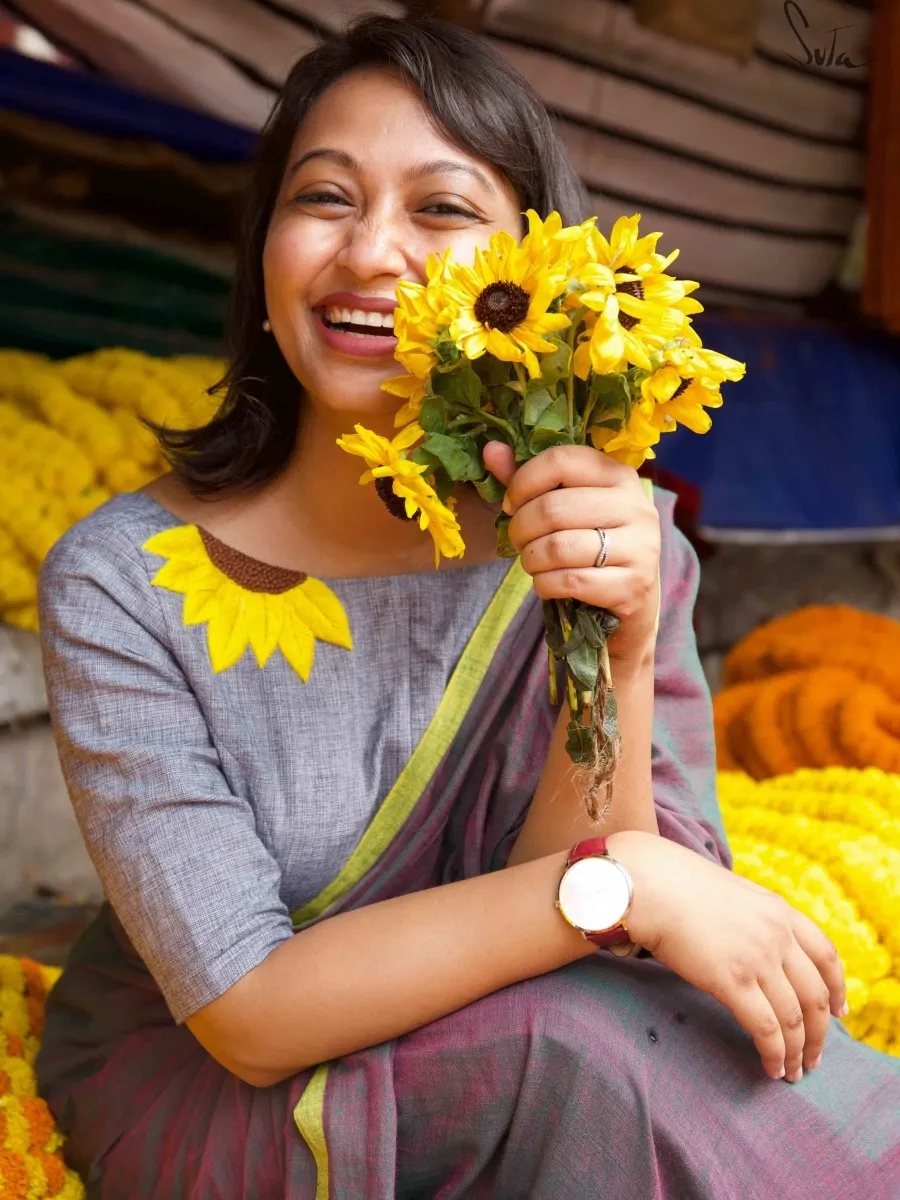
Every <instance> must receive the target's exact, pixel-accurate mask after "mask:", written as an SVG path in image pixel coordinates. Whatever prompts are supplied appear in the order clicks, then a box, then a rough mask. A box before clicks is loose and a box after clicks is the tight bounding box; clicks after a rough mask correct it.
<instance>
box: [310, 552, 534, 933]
mask: <svg viewBox="0 0 900 1200" xmlns="http://www.w3.org/2000/svg"><path fill="white" fill-rule="evenodd" d="M530 590H531V576H530V575H528V574H527V572H526V571H525V569H524V568H523V567H522V564H521V563H520V561H519V560H518V559H516V560H515V561H514V562H513V564H512V566H511V567H510V569H509V571H508V572H507V573H506V575H505V577H504V579H503V582H502V583H501V584H500V586H499V588H498V589H497V591H496V593H495V594H494V597H493V599H492V600H491V602H490V604H489V605H488V606H487V608H486V609H485V611H484V613H483V614H482V617H481V620H480V621H479V622H478V624H477V625H476V626H475V629H474V630H473V632H472V636H471V637H470V638H469V640H468V642H467V644H466V647H465V649H464V650H463V652H462V655H461V656H460V659H459V662H458V663H457V664H456V669H455V670H454V672H453V675H452V676H451V678H450V682H449V683H448V685H447V690H446V691H445V692H444V695H443V696H442V697H441V701H440V703H439V704H438V706H437V709H436V710H435V714H434V716H433V717H432V718H431V721H430V722H429V724H428V727H427V729H426V730H425V732H424V733H423V734H422V737H421V740H420V741H419V744H418V745H417V746H416V748H415V750H414V751H413V752H412V754H411V755H410V758H409V761H408V762H407V764H406V766H405V767H404V768H403V770H402V771H401V772H400V774H399V775H398V776H397V779H396V782H395V783H394V786H393V787H392V788H391V790H390V791H389V792H388V794H387V796H385V798H384V800H383V801H382V804H381V807H380V808H379V810H378V812H377V813H376V814H375V816H374V817H373V818H372V821H371V823H370V824H369V826H368V828H367V829H366V831H365V833H364V834H363V835H362V838H361V839H360V841H359V843H358V845H357V847H356V849H355V850H354V851H353V853H352V854H351V855H350V857H349V859H348V860H347V862H346V863H345V864H344V866H343V867H342V868H341V870H340V871H339V872H338V874H337V875H336V876H335V877H334V879H332V881H331V883H329V884H327V885H326V887H325V888H323V890H322V891H321V892H320V893H319V894H318V896H315V897H314V898H313V899H312V900H310V901H309V903H308V904H305V905H304V906H303V908H301V909H298V910H297V912H295V913H293V914H292V916H291V921H292V922H293V925H294V928H295V929H299V928H301V927H302V926H304V925H306V924H308V923H309V922H310V921H313V920H315V919H316V917H320V916H321V915H322V913H324V912H326V911H327V910H328V909H329V908H330V907H331V905H332V904H334V903H335V902H336V901H337V900H339V899H340V897H341V896H343V895H344V894H345V893H346V892H347V891H348V890H349V889H350V888H352V887H353V886H355V884H357V883H358V882H359V881H360V879H362V878H363V876H364V875H365V874H366V873H367V872H368V871H369V870H370V869H371V868H372V867H373V866H374V865H375V863H376V862H377V861H378V859H379V858H380V857H381V856H382V854H384V852H385V850H387V848H388V846H389V845H390V844H391V842H392V841H393V840H394V838H395V837H396V836H397V834H398V833H399V831H400V829H401V828H402V827H403V824H404V822H405V821H406V820H407V818H408V817H409V815H410V813H411V812H412V810H413V809H414V808H415V806H416V803H417V802H418V800H419V798H420V796H421V795H422V793H423V792H424V790H425V788H426V787H427V786H428V784H429V782H430V780H431V777H432V776H433V775H434V772H435V770H436V769H437V766H438V764H439V763H440V761H441V759H442V758H443V757H444V755H445V754H446V753H447V750H448V749H449V747H450V744H451V742H452V741H453V739H454V738H455V737H456V735H457V733H458V732H459V727H460V725H462V722H463V718H464V717H465V715H466V713H467V712H468V710H469V705H470V704H471V702H472V699H473V698H474V696H475V693H476V692H477V691H478V689H479V687H480V686H481V684H482V681H483V680H484V677H485V675H486V674H487V670H488V667H489V666H490V663H491V659H492V658H493V656H494V652H495V651H496V649H497V647H498V646H499V644H500V641H501V639H502V637H503V635H504V633H506V630H507V629H508V628H509V626H510V624H511V622H512V620H513V618H514V617H515V615H516V613H517V612H518V611H519V609H520V608H521V606H522V602H523V601H524V599H525V597H526V596H527V595H528V593H529V592H530Z"/></svg>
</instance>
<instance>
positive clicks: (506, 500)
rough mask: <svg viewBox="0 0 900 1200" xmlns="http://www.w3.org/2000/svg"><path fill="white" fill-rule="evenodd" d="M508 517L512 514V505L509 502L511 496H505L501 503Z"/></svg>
mask: <svg viewBox="0 0 900 1200" xmlns="http://www.w3.org/2000/svg"><path fill="white" fill-rule="evenodd" d="M500 507H501V508H502V509H503V511H504V512H505V513H506V515H507V516H508V517H511V516H512V505H511V504H510V502H509V496H504V497H503V503H502V504H501V505H500Z"/></svg>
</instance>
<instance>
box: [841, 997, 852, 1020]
mask: <svg viewBox="0 0 900 1200" xmlns="http://www.w3.org/2000/svg"><path fill="white" fill-rule="evenodd" d="M840 1015H841V1016H842V1017H847V1016H849V1015H850V1005H849V1004H848V1003H847V1001H846V1000H845V1001H844V1007H843V1008H842V1009H841V1014H840Z"/></svg>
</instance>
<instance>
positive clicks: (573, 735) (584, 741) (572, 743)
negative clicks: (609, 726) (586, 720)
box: [566, 720, 594, 767]
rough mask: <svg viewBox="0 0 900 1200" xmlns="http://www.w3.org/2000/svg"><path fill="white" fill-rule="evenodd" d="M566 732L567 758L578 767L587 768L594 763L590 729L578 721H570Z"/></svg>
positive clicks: (592, 740)
mask: <svg viewBox="0 0 900 1200" xmlns="http://www.w3.org/2000/svg"><path fill="white" fill-rule="evenodd" d="M566 732H567V733H568V735H569V736H568V739H567V741H566V751H567V752H568V755H569V758H570V759H571V760H572V762H573V763H576V764H577V765H578V766H580V767H589V766H590V765H591V763H592V762H593V761H594V738H593V734H592V733H591V731H590V729H589V728H588V726H587V725H582V724H581V722H580V721H575V720H572V721H570V722H569V724H568V725H567V726H566Z"/></svg>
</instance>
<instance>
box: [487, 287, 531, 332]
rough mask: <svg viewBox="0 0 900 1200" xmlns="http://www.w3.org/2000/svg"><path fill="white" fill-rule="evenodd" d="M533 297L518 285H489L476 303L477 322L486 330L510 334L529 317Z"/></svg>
mask: <svg viewBox="0 0 900 1200" xmlns="http://www.w3.org/2000/svg"><path fill="white" fill-rule="evenodd" d="M530 304H531V297H530V296H529V295H528V293H527V292H526V291H525V289H524V288H521V287H519V285H518V284H517V283H506V282H504V281H503V280H501V281H500V282H499V283H489V284H488V285H487V287H486V288H485V289H484V291H482V292H481V293H480V295H479V297H478V299H477V300H476V301H475V306H474V311H475V320H476V321H478V322H479V323H480V324H481V325H484V326H485V328H486V329H499V330H500V332H501V333H509V332H510V331H511V330H513V329H515V327H516V326H517V325H521V323H522V322H523V321H524V320H525V318H526V317H527V316H528V306H529V305H530Z"/></svg>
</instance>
